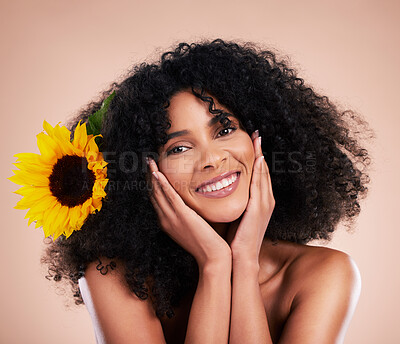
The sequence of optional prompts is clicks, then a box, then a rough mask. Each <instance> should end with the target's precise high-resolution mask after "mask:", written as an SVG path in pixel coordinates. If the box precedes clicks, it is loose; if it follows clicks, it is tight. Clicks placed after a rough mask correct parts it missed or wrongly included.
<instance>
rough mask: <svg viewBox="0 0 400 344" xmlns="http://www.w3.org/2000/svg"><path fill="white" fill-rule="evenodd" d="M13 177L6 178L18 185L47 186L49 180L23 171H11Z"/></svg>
mask: <svg viewBox="0 0 400 344" xmlns="http://www.w3.org/2000/svg"><path fill="white" fill-rule="evenodd" d="M13 172H14V173H15V175H14V176H11V177H9V178H7V179H8V180H11V181H12V182H13V183H15V184H18V185H26V186H29V185H33V186H48V185H49V179H48V178H47V177H46V176H44V175H41V174H29V173H26V172H25V171H20V170H13Z"/></svg>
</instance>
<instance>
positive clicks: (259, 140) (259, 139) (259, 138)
mask: <svg viewBox="0 0 400 344" xmlns="http://www.w3.org/2000/svg"><path fill="white" fill-rule="evenodd" d="M258 142H259V143H260V146H261V136H259V137H258Z"/></svg>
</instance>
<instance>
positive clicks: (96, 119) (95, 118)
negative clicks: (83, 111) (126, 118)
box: [86, 91, 115, 140]
mask: <svg viewBox="0 0 400 344" xmlns="http://www.w3.org/2000/svg"><path fill="white" fill-rule="evenodd" d="M114 96H115V91H114V92H113V93H111V94H110V95H109V96H108V97H107V98H106V99H104V101H103V103H102V104H101V107H100V109H99V110H97V111H96V112H95V113H93V114H91V115H90V116H89V118H88V122H87V125H86V132H87V134H88V135H99V134H100V132H101V126H102V123H103V118H104V115H105V114H106V113H107V110H108V107H109V106H110V103H111V101H112V99H113V98H114ZM95 140H96V139H95Z"/></svg>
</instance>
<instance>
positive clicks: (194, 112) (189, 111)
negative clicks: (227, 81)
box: [167, 91, 236, 131]
mask: <svg viewBox="0 0 400 344" xmlns="http://www.w3.org/2000/svg"><path fill="white" fill-rule="evenodd" d="M206 96H208V97H211V96H210V95H209V94H206ZM212 98H213V101H214V104H215V105H214V108H217V109H221V110H224V111H225V112H229V111H228V110H227V109H226V107H224V106H223V105H221V104H220V103H219V102H218V100H217V99H215V98H214V97H212ZM209 106H210V103H209V102H207V101H203V100H201V99H200V98H198V97H196V96H195V95H194V94H193V93H192V92H191V91H181V92H179V93H177V94H175V95H174V96H173V97H172V98H171V100H170V106H169V107H168V110H167V111H168V117H169V119H170V121H171V128H170V130H169V131H172V130H173V129H174V128H178V127H179V128H181V127H186V126H189V125H193V124H196V125H199V126H204V127H207V126H208V125H209V124H210V120H211V119H212V118H216V115H215V114H212V113H210V112H209ZM235 117H236V116H235ZM217 122H218V120H214V121H213V123H212V124H215V123H217Z"/></svg>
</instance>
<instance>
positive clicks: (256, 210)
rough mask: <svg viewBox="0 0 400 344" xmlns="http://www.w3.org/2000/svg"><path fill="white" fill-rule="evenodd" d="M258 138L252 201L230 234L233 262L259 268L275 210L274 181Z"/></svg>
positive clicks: (233, 224)
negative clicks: (240, 262)
mask: <svg viewBox="0 0 400 344" xmlns="http://www.w3.org/2000/svg"><path fill="white" fill-rule="evenodd" d="M257 136H258V135H256V134H255V133H253V135H252V140H253V147H254V152H255V159H254V161H255V162H254V166H253V174H252V177H251V184H250V199H249V202H248V203H247V207H246V210H245V212H244V213H243V215H242V216H241V217H240V218H239V219H237V220H236V221H234V222H232V223H231V224H230V226H229V228H228V234H227V242H228V243H229V244H230V246H231V249H232V258H233V260H234V261H235V260H246V261H249V262H252V263H256V264H258V259H259V254H260V249H261V244H262V242H263V239H264V234H265V231H266V229H267V226H268V223H269V220H270V218H271V215H272V212H273V210H274V207H275V199H274V196H273V193H272V184H271V177H270V174H269V169H268V166H267V163H266V162H265V159H264V155H263V153H262V148H261V137H257ZM232 239H233V240H232Z"/></svg>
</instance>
